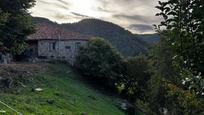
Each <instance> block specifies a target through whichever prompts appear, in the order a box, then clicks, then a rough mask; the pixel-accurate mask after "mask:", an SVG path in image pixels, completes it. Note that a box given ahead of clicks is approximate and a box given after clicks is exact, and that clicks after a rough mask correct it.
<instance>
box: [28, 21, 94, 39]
mask: <svg viewBox="0 0 204 115" xmlns="http://www.w3.org/2000/svg"><path fill="white" fill-rule="evenodd" d="M90 38H91V36H88V35H82V34H80V33H76V32H72V31H68V30H66V29H64V28H61V27H58V26H55V25H50V24H46V23H40V24H37V32H36V33H34V34H32V35H30V36H28V38H27V40H28V41H35V40H59V39H60V40H88V39H90Z"/></svg>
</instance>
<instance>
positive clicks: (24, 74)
mask: <svg viewBox="0 0 204 115" xmlns="http://www.w3.org/2000/svg"><path fill="white" fill-rule="evenodd" d="M8 75H9V76H8ZM0 76H1V79H0V81H2V80H6V81H9V82H7V84H4V85H2V84H1V86H0V88H1V90H0V101H3V102H5V103H6V104H8V105H9V106H10V107H12V108H14V109H16V110H17V111H18V112H21V113H22V114H25V115H29V114H30V115H31V114H33V115H34V114H35V115H81V114H82V113H86V114H88V115H124V113H123V112H122V111H120V110H119V109H118V108H117V106H116V105H117V102H118V101H117V97H114V96H108V95H105V94H104V93H101V92H99V91H98V90H96V89H94V88H93V87H91V86H90V85H89V84H88V83H86V82H84V80H83V78H81V77H80V76H79V75H78V74H76V73H75V72H74V71H73V70H72V69H71V68H70V67H69V66H67V65H65V64H59V63H56V64H49V63H40V64H30V63H23V64H22V63H21V64H10V65H4V66H1V68H0ZM1 113H2V114H3V113H4V114H5V115H14V114H15V113H14V112H13V111H11V110H10V109H8V108H7V107H5V106H3V105H2V104H1V103H0V114H1Z"/></svg>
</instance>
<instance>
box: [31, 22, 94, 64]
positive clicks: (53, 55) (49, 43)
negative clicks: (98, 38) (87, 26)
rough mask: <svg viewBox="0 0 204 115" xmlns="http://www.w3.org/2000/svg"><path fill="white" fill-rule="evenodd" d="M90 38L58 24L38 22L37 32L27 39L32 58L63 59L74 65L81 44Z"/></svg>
mask: <svg viewBox="0 0 204 115" xmlns="http://www.w3.org/2000/svg"><path fill="white" fill-rule="evenodd" d="M90 38H91V36H87V35H82V34H79V33H76V32H71V31H68V30H65V29H63V28H60V27H57V26H53V25H49V24H38V25H37V32H36V33H35V34H33V35H31V36H29V37H28V39H27V43H28V44H29V48H28V52H29V53H30V54H29V55H30V57H32V58H39V59H48V60H63V61H67V62H69V63H70V64H72V65H73V63H74V61H75V58H76V56H77V54H78V50H79V48H80V46H81V45H85V44H86V43H87V41H88V40H89V39H90Z"/></svg>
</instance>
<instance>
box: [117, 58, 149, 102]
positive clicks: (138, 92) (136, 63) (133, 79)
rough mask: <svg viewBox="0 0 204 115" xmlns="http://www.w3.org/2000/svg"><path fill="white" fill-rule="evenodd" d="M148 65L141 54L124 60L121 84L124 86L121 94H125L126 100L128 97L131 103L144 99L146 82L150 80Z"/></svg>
mask: <svg viewBox="0 0 204 115" xmlns="http://www.w3.org/2000/svg"><path fill="white" fill-rule="evenodd" d="M148 63H149V62H148V60H147V58H146V56H144V55H142V54H139V55H138V56H136V57H130V58H128V59H126V61H125V63H124V68H125V70H124V76H125V77H124V78H123V81H122V82H121V83H122V85H124V91H123V93H125V94H126V98H127V97H129V99H130V100H132V101H135V100H137V99H141V100H145V99H146V94H145V93H146V91H147V81H148V80H149V78H150V73H149V65H148Z"/></svg>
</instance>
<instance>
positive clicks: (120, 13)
mask: <svg viewBox="0 0 204 115" xmlns="http://www.w3.org/2000/svg"><path fill="white" fill-rule="evenodd" d="M157 4H158V0H36V5H35V7H33V8H32V9H31V10H30V12H31V15H33V16H36V17H44V18H48V19H50V20H51V21H54V22H57V23H73V22H78V21H80V20H82V19H85V18H97V19H102V20H105V21H109V22H113V23H115V24H117V25H120V26H122V27H124V28H125V29H127V30H129V31H131V32H132V33H136V34H149V33H155V30H154V29H153V26H152V25H153V24H159V22H160V21H161V18H159V17H156V16H155V14H156V13H157V12H158V10H157V9H156V8H155V6H156V5H157Z"/></svg>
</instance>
